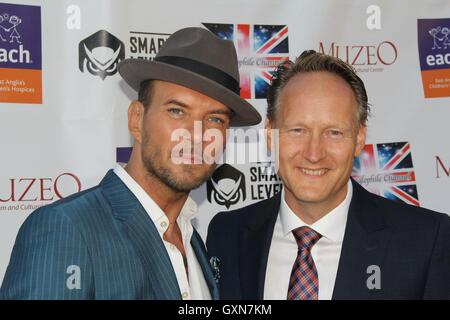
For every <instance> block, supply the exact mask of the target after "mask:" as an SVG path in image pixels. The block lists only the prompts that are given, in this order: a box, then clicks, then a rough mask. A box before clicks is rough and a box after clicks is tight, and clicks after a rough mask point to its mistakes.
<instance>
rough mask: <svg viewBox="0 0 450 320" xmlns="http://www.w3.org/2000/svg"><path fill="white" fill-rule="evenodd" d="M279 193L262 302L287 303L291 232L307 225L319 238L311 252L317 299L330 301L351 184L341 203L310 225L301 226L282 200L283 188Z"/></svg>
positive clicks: (294, 251) (294, 252) (294, 254)
mask: <svg viewBox="0 0 450 320" xmlns="http://www.w3.org/2000/svg"><path fill="white" fill-rule="evenodd" d="M281 192H282V193H281V205H280V211H279V214H278V218H277V221H276V223H275V229H274V233H273V236H272V243H271V246H270V251H269V258H268V262H267V270H266V280H265V284H264V299H266V300H286V297H287V292H288V288H289V278H290V276H291V271H292V266H293V265H294V261H295V259H296V258H297V251H298V246H297V242H296V241H295V238H294V235H293V234H292V230H294V229H296V228H299V227H302V226H308V227H310V228H311V229H313V230H315V231H316V232H318V233H320V234H321V235H322V237H321V238H320V240H319V241H318V242H317V243H316V244H315V245H314V246H313V247H312V250H311V254H312V257H313V260H314V263H315V265H316V268H317V274H318V277H319V296H318V298H319V300H331V298H332V296H333V290H334V284H335V282H336V274H337V269H338V265H339V259H340V256H341V249H342V241H343V239H344V233H345V226H346V224H347V215H348V209H349V207H350V202H351V200H352V194H353V186H352V183H351V181H350V180H349V182H348V184H347V196H346V197H345V199H344V201H343V202H341V203H340V204H339V205H338V206H337V207H336V208H334V209H333V210H332V211H330V212H329V213H328V214H326V215H325V216H324V217H323V218H321V219H320V220H318V221H316V222H315V223H313V224H312V225H308V224H306V223H304V222H303V221H302V220H301V219H300V218H299V217H298V216H297V215H296V214H295V213H294V212H293V211H292V210H291V208H289V206H288V204H287V203H286V200H285V192H284V188H283V189H282V191H281Z"/></svg>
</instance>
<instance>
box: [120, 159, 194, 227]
mask: <svg viewBox="0 0 450 320" xmlns="http://www.w3.org/2000/svg"><path fill="white" fill-rule="evenodd" d="M133 153H134V150H133ZM133 153H132V156H131V158H130V161H129V162H128V164H127V165H126V167H125V171H126V172H127V173H128V174H129V175H130V176H131V177H132V178H133V179H134V180H135V181H136V182H137V183H138V184H139V185H140V186H141V187H142V189H144V191H145V192H146V193H147V194H148V195H149V196H150V197H151V198H152V200H153V201H155V203H156V204H157V205H158V206H159V207H160V208H161V210H162V211H164V213H165V214H166V216H167V218H168V219H169V222H170V224H171V225H174V224H175V223H176V220H177V218H178V216H179V215H180V212H181V209H182V208H183V205H184V203H185V202H186V199H187V197H188V193H186V192H177V191H174V190H173V189H171V188H170V187H169V186H167V185H166V184H164V183H163V182H162V181H161V180H160V179H159V178H158V177H155V176H154V175H152V174H150V173H148V172H147V170H146V169H145V167H144V165H143V163H142V162H141V161H137V159H136V158H137V157H136V156H133Z"/></svg>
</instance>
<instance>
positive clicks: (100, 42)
mask: <svg viewBox="0 0 450 320" xmlns="http://www.w3.org/2000/svg"><path fill="white" fill-rule="evenodd" d="M78 54H79V69H80V71H81V72H85V71H86V70H87V71H88V72H89V73H90V74H92V75H94V76H98V77H100V78H101V79H102V80H105V78H106V77H108V76H112V75H114V74H116V73H117V66H118V64H119V62H120V61H122V60H123V59H125V45H124V44H123V42H122V41H120V40H119V39H118V38H117V37H115V36H114V35H112V34H111V33H109V32H108V31H106V30H99V31H97V32H95V33H94V34H92V35H90V36H89V37H87V38H86V39H83V40H82V41H80V43H79V45H78Z"/></svg>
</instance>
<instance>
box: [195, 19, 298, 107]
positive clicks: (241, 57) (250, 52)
mask: <svg viewBox="0 0 450 320" xmlns="http://www.w3.org/2000/svg"><path fill="white" fill-rule="evenodd" d="M203 25H204V26H205V27H206V28H207V29H208V30H210V31H211V32H212V33H214V34H215V35H217V36H218V37H220V38H221V39H226V40H232V41H233V42H234V45H235V46H236V50H237V55H238V61H239V73H240V86H241V97H242V98H244V99H265V98H266V96H267V89H268V87H269V85H270V81H271V80H272V75H273V72H274V71H275V68H276V67H277V66H278V65H279V64H280V63H282V62H283V61H285V60H287V59H289V43H288V27H287V26H286V25H256V24H255V25H251V24H223V23H203Z"/></svg>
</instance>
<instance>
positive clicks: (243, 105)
mask: <svg viewBox="0 0 450 320" xmlns="http://www.w3.org/2000/svg"><path fill="white" fill-rule="evenodd" d="M118 69H119V73H120V75H121V76H122V78H123V79H124V80H125V81H126V82H127V83H128V85H130V86H131V87H132V88H133V89H134V90H136V91H139V86H140V84H141V82H142V81H144V80H148V79H155V80H163V81H168V82H172V83H175V84H179V85H182V86H184V87H187V88H189V89H192V90H195V91H198V92H200V93H203V94H205V95H207V96H208V97H211V98H213V99H215V100H217V101H219V102H221V103H223V104H224V105H226V106H227V107H228V108H230V109H231V110H233V112H234V116H233V117H232V119H231V123H230V125H231V126H235V127H239V126H251V125H255V124H258V123H260V122H261V115H260V114H259V112H258V111H257V110H256V109H255V108H254V107H253V106H252V105H251V104H250V103H248V102H247V101H246V100H245V99H242V98H241V97H240V96H239V90H240V89H239V70H238V61H237V55H236V50H235V47H234V44H233V42H231V41H229V40H222V39H220V38H219V37H217V36H216V35H214V34H213V33H212V32H210V31H208V30H206V29H203V28H185V29H181V30H178V31H177V32H175V33H174V34H172V35H171V36H170V37H169V38H168V39H167V40H166V42H165V43H164V45H163V46H162V47H161V49H160V50H159V52H158V54H157V55H156V57H155V58H154V59H153V61H149V60H142V59H125V60H123V61H122V62H121V63H120V64H119V67H118Z"/></svg>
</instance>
